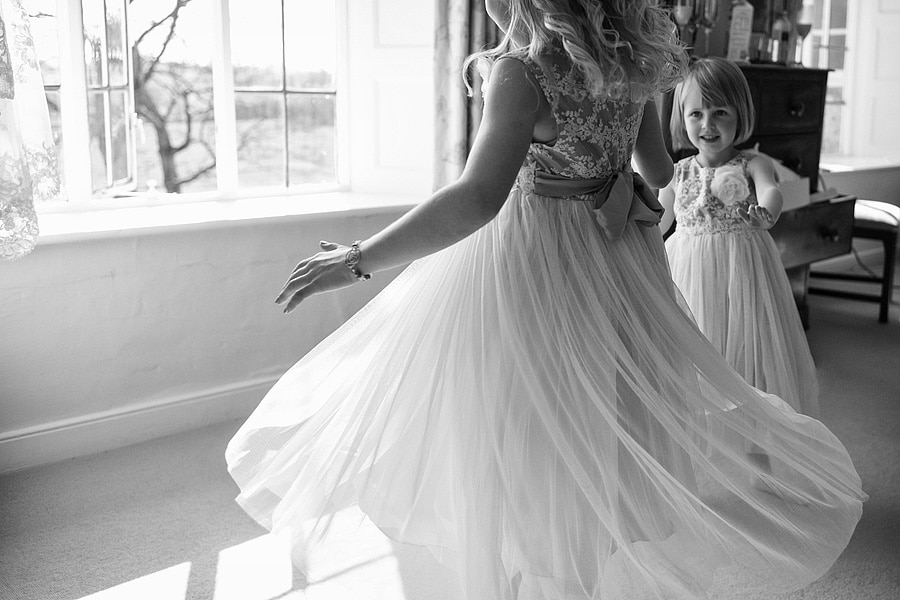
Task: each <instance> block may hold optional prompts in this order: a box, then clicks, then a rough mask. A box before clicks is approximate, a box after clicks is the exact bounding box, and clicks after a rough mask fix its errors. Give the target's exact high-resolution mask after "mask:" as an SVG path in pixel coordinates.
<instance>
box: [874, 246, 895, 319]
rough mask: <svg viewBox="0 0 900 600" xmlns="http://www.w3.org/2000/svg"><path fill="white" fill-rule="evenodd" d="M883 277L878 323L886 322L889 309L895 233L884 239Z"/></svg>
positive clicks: (892, 289) (892, 280) (892, 284)
mask: <svg viewBox="0 0 900 600" xmlns="http://www.w3.org/2000/svg"><path fill="white" fill-rule="evenodd" d="M883 241H884V275H882V278H881V302H880V303H879V305H880V308H879V311H878V322H879V323H887V322H888V312H889V310H890V308H891V293H892V292H893V291H894V262H895V259H896V258H897V233H896V232H894V234H893V235H891V236H889V237H886V238H884V240H883Z"/></svg>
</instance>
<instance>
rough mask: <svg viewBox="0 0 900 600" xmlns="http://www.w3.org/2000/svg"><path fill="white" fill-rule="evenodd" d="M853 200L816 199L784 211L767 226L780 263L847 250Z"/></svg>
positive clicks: (792, 263) (789, 265) (791, 263)
mask: <svg viewBox="0 0 900 600" xmlns="http://www.w3.org/2000/svg"><path fill="white" fill-rule="evenodd" d="M855 202H856V200H855V199H848V200H841V201H838V202H817V203H815V204H810V205H809V206H803V207H800V208H795V209H794V210H787V211H784V212H783V213H782V214H781V217H780V218H779V219H778V222H777V223H775V226H774V227H772V229H771V230H770V233H771V234H772V238H773V239H774V240H775V245H777V246H778V250H779V252H780V253H781V262H783V263H784V267H785V268H786V269H790V268H792V267H798V266H801V265H807V264H809V263H811V262H815V261H818V260H824V259H826V258H831V257H832V256H838V255H841V254H846V253H847V252H849V251H850V244H851V242H852V233H853V205H854V204H855Z"/></svg>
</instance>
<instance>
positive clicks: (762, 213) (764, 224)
mask: <svg viewBox="0 0 900 600" xmlns="http://www.w3.org/2000/svg"><path fill="white" fill-rule="evenodd" d="M737 213H738V216H739V217H741V219H743V221H744V223H747V224H748V225H750V226H751V227H758V228H760V229H771V228H772V226H773V225H774V224H775V217H773V216H772V213H770V212H769V211H768V210H767V209H766V208H765V207H763V206H760V205H759V204H751V205H750V206H749V207H748V208H747V210H744V209H743V208H739V209H738V210H737Z"/></svg>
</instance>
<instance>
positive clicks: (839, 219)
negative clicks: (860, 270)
mask: <svg viewBox="0 0 900 600" xmlns="http://www.w3.org/2000/svg"><path fill="white" fill-rule="evenodd" d="M741 71H743V73H744V76H745V77H746V78H747V83H748V84H749V85H750V93H751V95H752V97H753V105H754V108H755V109H756V127H755V128H754V130H753V136H752V137H751V138H750V139H749V140H747V142H745V143H744V144H742V145H741V146H742V147H745V148H746V147H751V146H754V145H755V144H759V149H760V150H761V151H762V152H765V153H766V154H768V155H769V156H773V157H775V158H777V159H779V160H780V161H781V162H782V163H783V164H784V166H786V167H787V168H789V169H791V170H792V171H795V172H797V173H799V174H800V175H801V176H803V177H808V178H809V191H810V193H814V192H816V191H817V189H818V182H819V154H820V153H821V151H822V124H823V121H824V118H825V92H826V89H827V86H828V71H826V70H822V69H804V68H794V67H781V66H776V65H742V66H741ZM853 205H854V199H853V198H842V199H836V200H835V201H831V202H814V203H812V204H810V205H808V206H802V207H799V208H795V209H793V210H786V211H784V212H783V213H782V215H781V218H779V219H778V222H777V223H776V224H775V226H774V227H773V228H772V230H771V231H770V233H771V234H772V238H773V239H774V240H775V244H776V245H777V246H778V249H779V251H780V253H781V261H782V262H783V263H784V267H785V270H786V272H787V275H788V279H789V280H790V282H791V289H792V291H793V293H794V298H795V300H796V301H797V309H798V310H799V311H800V317H801V319H802V320H803V324H804V326H806V327H808V326H809V306H808V304H807V296H808V293H807V290H808V286H809V265H810V263H813V262H815V261H819V260H824V259H826V258H831V257H833V256H839V255H841V254H845V253H847V252H849V251H850V247H851V243H852V231H853Z"/></svg>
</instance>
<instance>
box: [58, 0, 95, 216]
mask: <svg viewBox="0 0 900 600" xmlns="http://www.w3.org/2000/svg"><path fill="white" fill-rule="evenodd" d="M56 10H57V13H56V14H57V15H58V20H57V22H58V27H59V47H60V53H59V60H60V69H59V79H60V104H61V129H62V139H63V144H62V145H63V152H64V154H65V155H64V157H63V164H64V167H63V168H64V176H65V181H66V193H67V195H68V197H69V199H70V200H74V201H77V200H86V199H88V198H90V197H91V155H90V151H89V149H90V147H91V137H90V132H89V131H88V119H87V118H86V115H87V114H88V101H87V76H86V74H85V65H84V29H83V26H82V13H81V2H71V1H70V0H57V1H56Z"/></svg>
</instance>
